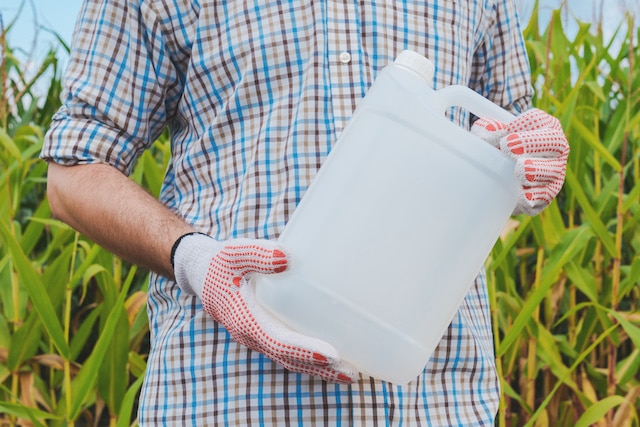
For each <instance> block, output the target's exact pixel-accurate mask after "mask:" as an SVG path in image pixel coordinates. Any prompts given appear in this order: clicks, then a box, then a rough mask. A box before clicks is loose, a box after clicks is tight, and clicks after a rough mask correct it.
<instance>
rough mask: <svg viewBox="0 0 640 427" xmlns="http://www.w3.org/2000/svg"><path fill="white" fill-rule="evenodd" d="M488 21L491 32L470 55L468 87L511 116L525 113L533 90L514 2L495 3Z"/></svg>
mask: <svg viewBox="0 0 640 427" xmlns="http://www.w3.org/2000/svg"><path fill="white" fill-rule="evenodd" d="M491 21H492V22H490V23H489V26H490V28H491V31H489V32H488V33H487V37H486V38H485V40H484V43H482V44H481V45H480V46H479V48H478V49H477V50H476V52H475V55H474V64H473V65H474V66H473V70H474V73H473V76H472V79H471V81H470V87H472V88H473V89H474V90H475V91H477V92H479V93H480V94H482V95H483V96H485V97H486V98H488V99H490V100H492V101H493V102H494V103H496V104H498V105H500V106H502V107H504V108H506V109H508V110H510V111H512V112H514V113H519V112H522V111H525V110H527V109H529V108H530V105H531V98H532V96H533V88H532V86H531V71H530V66H529V60H528V57H527V52H526V49H525V43H524V39H523V36H522V31H521V27H520V22H519V19H518V14H517V8H516V4H515V2H514V1H513V0H496V1H495V3H494V4H493V13H492V20H491Z"/></svg>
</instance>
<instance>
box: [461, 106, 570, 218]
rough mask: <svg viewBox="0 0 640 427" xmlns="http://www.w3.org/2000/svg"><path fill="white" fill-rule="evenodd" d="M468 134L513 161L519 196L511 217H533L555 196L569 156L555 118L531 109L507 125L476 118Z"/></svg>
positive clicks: (564, 137) (565, 139) (558, 190)
mask: <svg viewBox="0 0 640 427" xmlns="http://www.w3.org/2000/svg"><path fill="white" fill-rule="evenodd" d="M471 133H473V134H475V135H477V136H479V137H480V138H482V139H483V140H485V141H487V142H489V143H490V144H491V145H493V146H494V147H497V148H499V149H500V150H501V151H503V152H504V153H506V154H507V155H509V156H511V157H512V158H514V159H515V160H516V177H517V178H518V180H519V181H520V184H521V193H520V200H519V202H518V205H517V206H516V208H515V210H514V212H513V213H514V214H519V213H526V214H527V215H531V216H533V215H537V214H538V213H540V212H541V211H542V210H543V209H544V208H546V207H547V206H548V205H549V204H550V203H551V201H553V199H554V198H555V197H556V196H557V195H558V193H559V192H560V189H561V188H562V185H563V183H564V176H565V171H566V168H567V157H568V156H569V144H568V142H567V138H566V136H565V135H564V132H563V130H562V126H561V125H560V121H559V120H558V119H556V118H555V117H553V116H551V115H549V114H547V113H545V112H544V111H542V110H538V109H535V108H534V109H531V110H529V111H527V112H525V113H523V114H521V115H520V116H518V117H516V118H515V119H514V120H513V121H511V122H510V123H509V124H504V123H501V122H499V121H497V120H492V119H483V118H481V119H478V120H477V121H476V122H475V123H474V125H473V126H472V127H471Z"/></svg>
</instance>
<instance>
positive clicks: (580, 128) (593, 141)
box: [570, 115, 622, 172]
mask: <svg viewBox="0 0 640 427" xmlns="http://www.w3.org/2000/svg"><path fill="white" fill-rule="evenodd" d="M570 122H571V127H572V128H573V129H574V130H575V131H576V132H577V133H578V134H579V135H580V136H581V137H582V139H583V140H584V142H586V143H587V144H589V146H590V147H591V148H593V149H594V151H596V152H597V153H598V154H600V156H601V157H602V159H603V160H604V161H605V162H606V163H607V164H608V165H609V166H611V167H612V168H613V170H614V171H616V172H620V171H621V170H622V166H621V165H620V162H619V161H618V160H617V159H616V158H615V157H614V156H613V154H611V152H610V151H609V150H608V149H607V147H605V146H604V145H602V142H600V138H599V136H598V135H595V134H594V133H593V130H592V129H589V128H587V126H585V124H584V123H583V122H581V121H580V120H579V119H578V117H576V116H575V115H572V116H571V119H570Z"/></svg>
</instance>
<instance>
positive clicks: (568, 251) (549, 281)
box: [497, 227, 593, 356]
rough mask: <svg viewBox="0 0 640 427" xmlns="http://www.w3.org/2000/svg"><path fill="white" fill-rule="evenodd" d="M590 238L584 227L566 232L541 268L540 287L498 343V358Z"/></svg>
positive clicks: (518, 335)
mask: <svg viewBox="0 0 640 427" xmlns="http://www.w3.org/2000/svg"><path fill="white" fill-rule="evenodd" d="M592 236H593V235H592V233H591V232H590V231H589V230H588V229H587V228H585V227H581V228H579V229H576V230H572V231H570V232H567V233H566V234H565V235H564V236H563V239H562V241H561V242H560V244H559V245H558V247H557V248H556V249H555V250H554V253H553V254H552V257H551V258H550V259H549V261H548V263H547V265H546V266H545V267H544V268H543V271H542V279H541V280H540V286H539V287H538V288H537V289H535V290H534V291H533V292H532V293H531V294H530V295H528V296H527V299H526V303H525V305H524V306H523V307H522V311H521V312H520V314H519V315H518V317H517V318H516V319H515V321H514V322H513V325H512V326H511V328H509V330H508V331H507V333H506V335H505V337H504V339H503V340H502V342H501V343H500V346H499V347H498V351H497V354H498V356H501V355H503V354H505V352H506V351H507V350H508V349H509V347H511V345H513V343H514V342H515V341H516V340H517V339H518V338H519V337H520V335H521V334H522V332H523V331H524V328H525V326H526V325H527V322H528V321H529V320H530V319H531V316H532V314H533V312H534V310H535V309H536V308H537V307H538V306H539V305H540V303H541V302H542V301H543V300H544V298H545V297H546V295H547V293H548V292H549V289H551V287H552V286H553V284H554V281H555V279H556V277H557V276H558V274H559V273H560V271H561V270H562V268H563V267H564V266H565V265H566V264H567V263H568V262H569V261H571V260H572V259H573V258H574V257H575V256H576V254H577V253H578V252H579V251H581V250H583V248H584V246H585V245H586V244H587V242H588V241H589V239H591V238H592Z"/></svg>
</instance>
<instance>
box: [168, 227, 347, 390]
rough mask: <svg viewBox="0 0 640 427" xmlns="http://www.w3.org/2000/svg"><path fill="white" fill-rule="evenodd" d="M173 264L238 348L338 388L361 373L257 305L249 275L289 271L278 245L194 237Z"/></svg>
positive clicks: (178, 248) (180, 246)
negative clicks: (245, 348) (248, 350)
mask: <svg viewBox="0 0 640 427" xmlns="http://www.w3.org/2000/svg"><path fill="white" fill-rule="evenodd" d="M172 260H173V261H172V262H173V265H174V273H175V277H176V281H177V283H178V285H179V286H180V288H181V289H183V290H184V291H185V292H187V293H189V294H192V295H196V296H198V297H199V298H200V299H201V300H202V307H203V309H204V311H205V312H206V313H207V314H208V315H209V316H211V317H212V318H213V319H215V320H217V321H218V322H220V323H221V324H222V325H223V326H224V327H225V328H226V329H227V331H228V332H229V334H231V336H232V337H233V339H235V340H236V341H237V342H238V343H240V344H243V345H246V346H247V347H249V348H251V349H252V350H255V351H257V352H259V353H262V354H264V355H265V356H267V357H269V358H270V359H271V360H273V361H275V362H276V363H279V364H280V365H282V366H284V367H285V368H287V369H289V370H291V371H294V372H301V373H305V374H309V375H316V376H319V377H321V378H322V379H324V380H325V381H330V382H337V383H352V382H354V381H355V380H356V379H357V376H358V373H357V371H356V370H355V369H353V367H352V366H350V365H349V364H347V363H346V362H343V361H341V360H340V357H339V355H338V352H337V351H336V350H335V348H333V347H332V346H331V345H330V344H328V343H326V342H324V341H321V340H318V339H315V338H311V337H308V336H305V335H301V334H299V333H297V332H295V331H293V330H291V329H289V328H288V327H287V326H285V325H284V324H283V323H282V322H280V321H279V320H278V319H276V318H275V317H274V316H273V315H271V314H270V313H269V312H267V311H266V310H265V309H264V308H263V307H262V306H261V305H260V304H259V303H258V302H257V300H256V297H255V289H254V288H255V286H254V284H253V283H250V282H249V281H248V280H247V277H246V276H247V275H248V274H249V273H254V272H256V273H264V274H271V273H279V272H282V271H284V270H286V268H287V262H288V261H287V256H286V253H285V251H284V250H283V248H282V247H280V246H278V245H277V244H276V243H274V242H271V241H268V240H249V239H237V240H228V241H226V242H218V241H217V240H215V239H213V238H211V237H209V236H207V235H204V234H200V233H193V234H187V235H185V236H182V237H181V238H180V239H178V241H177V242H176V244H175V245H174V250H173V257H172Z"/></svg>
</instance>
